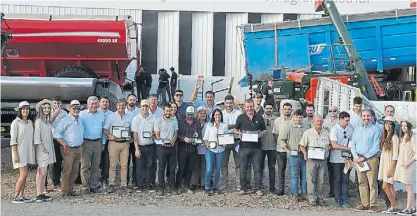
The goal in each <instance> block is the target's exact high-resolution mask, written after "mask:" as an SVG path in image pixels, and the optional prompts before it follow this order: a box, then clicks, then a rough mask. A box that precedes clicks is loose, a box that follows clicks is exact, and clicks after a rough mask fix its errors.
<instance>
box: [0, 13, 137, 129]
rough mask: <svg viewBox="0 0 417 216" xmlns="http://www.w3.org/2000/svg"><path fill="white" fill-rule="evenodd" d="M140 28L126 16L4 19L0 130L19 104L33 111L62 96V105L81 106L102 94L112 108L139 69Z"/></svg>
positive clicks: (18, 15) (6, 16) (15, 15)
mask: <svg viewBox="0 0 417 216" xmlns="http://www.w3.org/2000/svg"><path fill="white" fill-rule="evenodd" d="M140 27H141V26H140V24H138V23H135V22H134V21H133V19H132V17H130V16H114V17H104V16H95V17H88V18H87V17H85V16H67V15H66V16H55V15H31V14H6V15H4V14H3V13H2V22H1V42H2V47H1V48H2V49H1V58H2V61H1V79H0V81H1V83H0V84H1V93H2V107H1V117H2V121H1V126H2V130H4V128H7V127H8V126H9V125H10V123H11V121H12V120H13V119H14V118H15V114H16V113H15V111H14V109H13V108H14V107H16V106H17V103H18V102H19V101H22V100H26V101H28V102H29V103H31V104H33V105H34V104H36V102H38V101H40V100H42V99H44V98H52V97H54V96H56V95H60V96H61V97H62V98H63V100H64V103H67V102H69V101H70V100H74V99H77V100H79V101H80V102H81V103H83V102H86V100H87V98H88V97H89V96H91V95H96V96H101V95H103V94H105V95H107V96H109V98H110V100H111V101H110V104H111V106H114V105H115V102H116V101H117V99H119V98H120V97H123V89H124V87H125V86H127V85H130V86H132V83H130V82H129V81H127V80H126V75H127V72H126V70H127V68H128V67H129V69H131V70H132V71H131V72H133V73H134V72H135V71H136V70H137V69H138V68H139V66H140V56H141V55H140V54H141V50H140V43H141V40H140V38H141V37H140V36H141V28H140ZM6 131H7V129H6ZM2 137H3V133H2Z"/></svg>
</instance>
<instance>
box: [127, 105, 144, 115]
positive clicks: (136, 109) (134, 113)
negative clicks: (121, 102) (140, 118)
mask: <svg viewBox="0 0 417 216" xmlns="http://www.w3.org/2000/svg"><path fill="white" fill-rule="evenodd" d="M127 106H129V105H127ZM125 113H126V114H128V113H132V115H133V117H135V116H137V115H139V114H140V108H139V107H137V106H135V109H134V110H132V111H130V110H129V109H128V108H127V107H126V109H125Z"/></svg>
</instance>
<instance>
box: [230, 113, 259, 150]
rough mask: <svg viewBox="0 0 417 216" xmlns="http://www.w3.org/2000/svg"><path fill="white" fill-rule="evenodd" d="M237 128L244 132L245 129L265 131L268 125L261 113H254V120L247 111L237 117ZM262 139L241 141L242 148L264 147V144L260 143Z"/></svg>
mask: <svg viewBox="0 0 417 216" xmlns="http://www.w3.org/2000/svg"><path fill="white" fill-rule="evenodd" d="M235 129H236V130H238V131H240V132H243V131H250V132H255V131H258V132H259V131H264V130H266V125H265V121H264V118H262V116H261V115H258V114H255V115H253V118H252V120H250V119H249V116H248V114H247V113H243V114H241V115H240V116H239V117H237V120H236V124H235ZM260 141H261V139H260V138H259V139H258V142H243V141H242V142H240V148H259V149H261V148H262V145H261V143H260Z"/></svg>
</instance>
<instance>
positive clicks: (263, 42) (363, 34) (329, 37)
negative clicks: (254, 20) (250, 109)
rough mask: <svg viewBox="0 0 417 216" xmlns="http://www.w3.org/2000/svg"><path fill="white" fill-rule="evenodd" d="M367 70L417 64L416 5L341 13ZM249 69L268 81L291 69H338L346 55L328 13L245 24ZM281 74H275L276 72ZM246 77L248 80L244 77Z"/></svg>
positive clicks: (245, 51)
mask: <svg viewBox="0 0 417 216" xmlns="http://www.w3.org/2000/svg"><path fill="white" fill-rule="evenodd" d="M342 18H343V20H344V21H345V25H346V27H347V29H348V31H349V33H350V35H351V37H352V39H353V43H354V46H356V49H357V50H358V52H359V55H360V57H361V58H362V60H363V62H364V65H365V68H366V70H367V71H368V72H369V71H380V72H382V71H384V70H388V69H394V68H404V67H410V66H415V65H416V8H409V9H398V10H391V11H382V12H374V13H366V14H355V15H349V16H347V15H343V16H342ZM241 30H242V32H243V45H244V53H245V58H246V68H247V72H248V73H250V74H251V75H252V76H253V80H265V79H267V78H269V77H270V76H271V74H273V73H272V72H274V71H275V72H277V71H279V68H280V67H281V65H282V64H284V65H285V67H286V68H287V70H297V69H300V68H305V70H304V71H306V72H310V71H339V70H342V71H343V70H344V69H346V67H347V66H348V64H347V62H348V61H347V55H346V52H345V50H344V47H343V46H349V45H348V44H344V45H343V44H340V42H339V36H338V35H337V32H336V31H335V28H334V25H333V24H332V21H331V19H330V18H329V17H323V18H318V19H312V20H295V21H290V22H279V23H261V24H245V25H243V26H241ZM277 74H279V72H278V73H275V76H277ZM244 80H246V79H244Z"/></svg>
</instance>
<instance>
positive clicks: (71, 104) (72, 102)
mask: <svg viewBox="0 0 417 216" xmlns="http://www.w3.org/2000/svg"><path fill="white" fill-rule="evenodd" d="M70 106H81V104H80V102H79V101H78V100H72V101H71V103H70Z"/></svg>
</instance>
